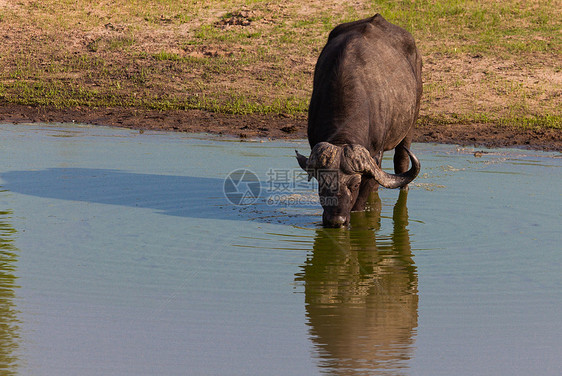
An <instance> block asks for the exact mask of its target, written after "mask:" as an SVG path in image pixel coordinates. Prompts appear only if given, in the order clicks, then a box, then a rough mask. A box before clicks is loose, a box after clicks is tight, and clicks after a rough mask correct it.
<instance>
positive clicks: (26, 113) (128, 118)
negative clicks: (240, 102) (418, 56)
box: [0, 103, 562, 151]
mask: <svg viewBox="0 0 562 376" xmlns="http://www.w3.org/2000/svg"><path fill="white" fill-rule="evenodd" d="M0 122H3V123H23V122H47V123H53V122H61V123H71V122H77V123H85V124H95V125H108V126H117V127H125V128H132V129H139V130H149V129H150V130H166V131H177V132H193V133H201V132H207V133H213V134H226V135H234V136H238V137H240V138H241V139H244V138H250V137H264V138H275V139H295V138H306V117H305V116H297V117H292V116H290V117H283V116H265V115H246V116H235V115H226V114H218V113H210V112H205V111H197V110H192V111H149V110H138V109H130V108H81V107H78V108H68V109H56V108H45V107H31V106H22V105H13V104H1V103H0ZM415 141H416V142H436V143H447V144H459V145H474V146H485V147H522V148H527V149H537V150H551V151H562V131H560V130H556V129H543V128H532V129H524V128H521V127H503V126H502V127H499V126H493V125H490V124H466V125H423V126H418V127H417V128H416V135H415Z"/></svg>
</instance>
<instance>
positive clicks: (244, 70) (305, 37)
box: [0, 0, 562, 129]
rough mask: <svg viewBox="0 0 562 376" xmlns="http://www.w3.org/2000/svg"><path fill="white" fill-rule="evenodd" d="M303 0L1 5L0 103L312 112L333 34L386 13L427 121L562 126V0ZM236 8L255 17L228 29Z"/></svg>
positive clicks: (134, 0) (237, 12)
mask: <svg viewBox="0 0 562 376" xmlns="http://www.w3.org/2000/svg"><path fill="white" fill-rule="evenodd" d="M306 5H307V6H303V3H302V2H296V1H272V0H269V1H260V0H225V1H217V0H211V1H205V2H197V1H179V0H160V1H148V0H132V1H131V0H116V1H114V2H111V3H105V2H103V3H99V4H98V3H91V2H87V1H85V0H78V1H74V0H63V1H55V0H45V1H40V2H38V1H24V0H22V1H20V2H18V4H17V5H15V6H12V7H5V8H3V9H2V10H1V13H0V27H1V26H3V25H10V27H11V28H14V30H17V32H14V33H13V34H12V36H11V37H12V38H20V40H13V41H12V43H10V41H11V40H12V39H9V38H7V39H5V42H6V41H7V42H6V43H4V45H3V49H2V51H0V101H4V102H9V103H20V104H28V105H44V106H55V107H71V106H93V107H104V106H127V107H138V108H149V109H160V110H168V109H185V110H187V109H202V110H206V111H215V112H224V113H232V114H241V115H243V114H251V113H263V114H269V113H277V114H278V113H283V114H289V115H290V114H297V115H302V114H305V113H306V109H307V105H308V100H309V97H310V92H311V87H312V73H313V69H314V64H315V61H316V58H317V56H318V54H319V52H320V50H321V48H322V47H323V45H324V43H325V41H326V38H327V33H328V32H329V31H330V30H331V29H332V28H333V27H334V26H336V25H337V24H339V23H341V22H346V21H351V20H355V19H359V18H362V17H367V16H370V15H372V14H374V13H376V12H378V13H381V14H383V16H384V17H385V18H386V19H388V20H389V21H391V22H393V23H395V24H398V25H400V26H402V27H404V28H406V29H408V30H409V31H410V32H412V34H413V35H414V37H415V38H416V40H417V43H418V47H419V48H420V50H421V52H422V55H423V57H424V61H425V65H424V67H425V68H424V99H423V103H422V109H421V115H422V121H421V122H420V123H421V124H425V123H431V122H440V123H447V124H456V123H466V122H478V123H492V124H498V125H516V126H522V127H539V126H540V127H551V128H556V129H560V128H561V126H560V118H561V116H562V103H561V102H562V99H561V95H560V93H561V92H562V88H561V85H560V74H561V72H562V63H561V62H562V51H561V48H562V33H560V30H561V29H562V20H561V17H560V16H559V9H560V4H559V1H557V0H550V1H548V0H545V1H538V0H535V1H522V0H506V1H478V0H469V1H460V0H443V1H439V0H421V1H420V0H418V1H409V0H403V1H399V0H377V1H359V2H358V3H357V4H354V5H353V6H350V5H346V4H345V3H344V2H341V1H311V2H308V3H307V4H306ZM231 17H245V18H246V19H247V20H248V21H249V25H247V26H240V25H224V22H225V20H228V19H229V18H231ZM221 22H222V24H221ZM37 30H41V31H40V32H38V31H37ZM556 77H557V78H556Z"/></svg>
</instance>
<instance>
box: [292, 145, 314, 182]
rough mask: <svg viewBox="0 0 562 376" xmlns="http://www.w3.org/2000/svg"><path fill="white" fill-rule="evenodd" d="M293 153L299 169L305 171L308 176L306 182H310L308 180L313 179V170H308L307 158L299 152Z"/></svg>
mask: <svg viewBox="0 0 562 376" xmlns="http://www.w3.org/2000/svg"><path fill="white" fill-rule="evenodd" d="M295 153H297V161H298V162H299V166H301V168H302V169H303V170H305V171H306V173H307V174H308V181H310V179H312V178H313V177H314V170H311V169H310V168H308V158H307V157H305V156H304V155H302V154H299V152H298V151H296V150H295Z"/></svg>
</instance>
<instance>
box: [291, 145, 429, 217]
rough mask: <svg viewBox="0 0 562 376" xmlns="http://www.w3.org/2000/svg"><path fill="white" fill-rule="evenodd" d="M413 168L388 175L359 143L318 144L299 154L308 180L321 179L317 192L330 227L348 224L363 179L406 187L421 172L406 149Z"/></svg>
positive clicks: (418, 164) (416, 160)
mask: <svg viewBox="0 0 562 376" xmlns="http://www.w3.org/2000/svg"><path fill="white" fill-rule="evenodd" d="M406 151H407V153H408V155H409V156H410V161H411V163H412V167H411V168H410V170H409V171H407V172H405V173H403V174H396V175H394V174H388V173H386V172H384V171H383V170H382V169H381V168H380V167H379V164H380V161H377V160H375V159H374V158H373V157H371V155H370V154H369V151H368V150H367V149H366V148H364V147H363V146H360V145H342V146H338V145H333V144H330V143H328V142H320V143H318V144H316V145H315V146H314V147H313V148H312V151H311V153H310V157H308V158H307V157H305V156H304V155H302V154H299V152H298V151H296V153H297V160H298V162H299V165H300V166H301V168H302V169H303V170H305V171H306V172H307V173H308V180H309V181H310V179H312V178H313V177H314V178H316V179H317V180H318V195H319V196H320V204H321V205H322V208H323V209H324V213H323V214H322V222H323V223H324V226H327V227H341V226H344V225H347V224H348V223H349V218H350V213H351V210H352V208H353V206H354V204H355V201H356V200H357V197H358V195H359V190H360V187H361V181H362V180H366V179H374V180H375V181H376V182H377V183H378V184H380V185H382V186H383V187H386V188H400V187H405V186H406V185H408V183H410V182H411V181H412V180H414V178H415V177H416V176H417V175H418V173H419V171H420V163H419V161H418V159H417V158H416V156H415V155H413V154H412V153H411V152H410V151H409V150H407V149H406Z"/></svg>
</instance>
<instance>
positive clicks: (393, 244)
mask: <svg viewBox="0 0 562 376" xmlns="http://www.w3.org/2000/svg"><path fill="white" fill-rule="evenodd" d="M406 199H407V192H401V193H400V196H399V198H398V201H397V202H396V205H395V206H394V212H393V217H392V219H393V223H394V225H393V231H392V234H391V235H390V236H386V237H383V236H382V235H381V234H380V233H379V230H380V227H381V217H380V212H381V201H380V199H379V197H378V195H377V194H376V193H375V194H373V195H372V197H371V200H370V206H371V210H370V211H366V212H360V213H353V215H352V217H351V227H352V228H351V230H341V229H318V230H317V234H316V239H315V241H314V250H313V253H312V255H311V256H309V258H308V259H307V260H306V263H305V265H304V266H303V267H302V272H301V273H299V274H298V275H297V277H296V280H297V281H301V282H304V286H305V302H306V313H307V318H308V320H307V322H308V325H309V326H310V335H311V338H312V340H313V342H314V344H315V347H316V350H317V351H318V353H319V357H320V359H321V367H322V368H324V369H325V370H326V371H328V372H329V373H330V374H337V375H356V374H372V372H376V371H377V370H378V371H382V372H384V371H390V370H394V371H396V372H397V373H398V374H400V373H401V372H400V370H401V369H404V368H407V362H408V359H410V357H411V353H412V350H413V342H414V340H413V335H414V332H415V328H416V327H417V318H418V295H417V274H416V267H415V266H414V262H413V260H412V254H411V247H410V239H409V234H408V230H407V226H408V209H407V207H406ZM385 220H386V219H385ZM375 233H379V240H378V241H377V239H376V238H375Z"/></svg>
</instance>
